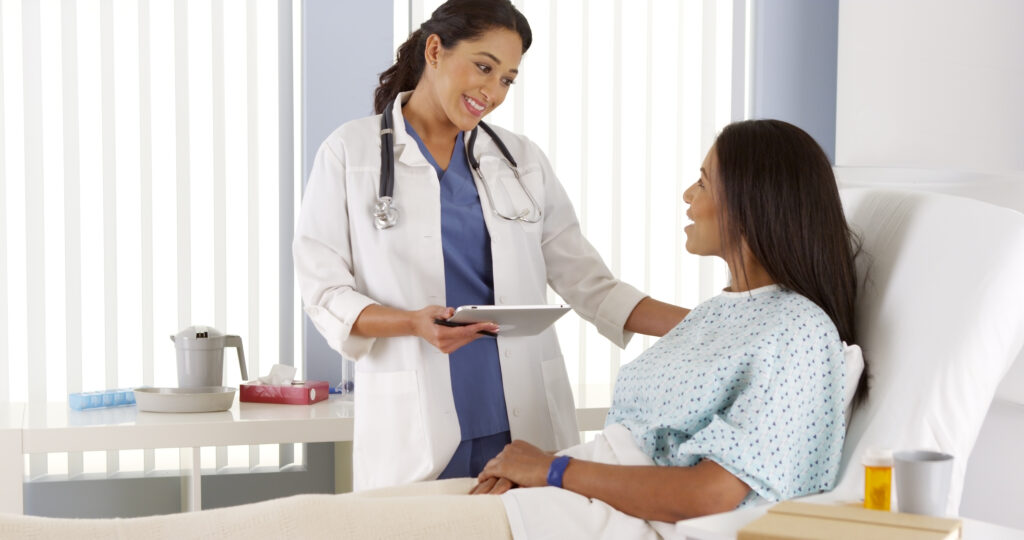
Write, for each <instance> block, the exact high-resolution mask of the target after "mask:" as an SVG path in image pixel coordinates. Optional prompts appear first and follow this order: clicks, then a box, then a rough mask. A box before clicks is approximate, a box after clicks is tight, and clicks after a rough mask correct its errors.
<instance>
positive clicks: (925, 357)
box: [835, 189, 1024, 515]
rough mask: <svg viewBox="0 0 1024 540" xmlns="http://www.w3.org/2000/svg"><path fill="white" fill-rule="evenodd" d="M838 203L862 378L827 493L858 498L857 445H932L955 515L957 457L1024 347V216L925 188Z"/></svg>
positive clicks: (964, 455) (852, 196)
mask: <svg viewBox="0 0 1024 540" xmlns="http://www.w3.org/2000/svg"><path fill="white" fill-rule="evenodd" d="M842 198H843V205H844V208H845V211H846V217H847V220H848V221H849V222H850V224H851V226H852V228H853V229H854V230H855V231H856V232H858V233H859V234H860V235H861V236H862V238H863V248H864V252H865V254H866V256H865V257H861V258H860V261H859V266H858V270H859V272H858V273H859V274H860V275H862V276H865V278H866V279H865V283H864V288H863V291H862V293H861V295H860V300H859V302H858V306H857V322H858V329H859V330H858V331H859V333H860V337H859V340H858V341H859V342H860V343H859V344H860V346H861V348H862V350H863V351H864V356H865V358H866V359H867V362H868V364H869V366H870V371H871V375H872V380H871V393H870V394H869V397H868V400H867V402H866V403H864V404H863V405H862V406H861V407H860V408H859V409H858V410H857V411H855V412H854V413H853V416H852V418H851V420H850V424H849V426H848V428H847V439H846V445H845V448H844V450H843V462H842V473H841V476H840V479H839V483H838V486H837V488H836V490H835V493H836V495H838V496H841V497H842V498H844V499H846V500H856V499H857V498H859V497H860V496H862V495H863V492H864V491H863V485H864V484H863V482H864V478H863V468H862V467H861V465H860V461H861V457H862V456H863V453H864V451H865V449H867V448H868V447H871V446H879V447H886V448H892V449H910V448H930V449H937V450H941V451H943V452H947V453H950V454H952V455H953V456H954V457H955V461H954V466H953V481H952V484H951V488H950V494H949V500H948V502H947V513H948V514H949V515H957V514H958V509H959V506H960V496H961V493H962V489H963V483H964V473H965V472H966V469H967V459H968V457H969V456H970V454H971V449H972V448H973V447H974V442H975V440H976V439H977V436H978V432H979V431H980V429H981V426H982V422H983V420H984V419H985V414H986V412H987V411H988V408H989V404H990V403H991V402H992V398H993V396H994V395H995V391H996V387H997V386H998V385H999V382H1000V381H1001V380H1002V379H1003V376H1004V375H1005V374H1006V372H1007V370H1008V369H1009V368H1010V365H1011V364H1012V362H1013V361H1014V360H1015V359H1016V358H1017V355H1018V353H1019V352H1020V351H1021V348H1022V347H1024V215H1022V214H1020V213H1019V212H1015V211H1013V210H1009V209H1006V208H1002V207H998V206H994V205H990V204H987V203H983V202H979V201H975V200H970V199H965V198H961V197H953V196H949V195H940V194H934V193H922V192H909V191H886V190H876V189H848V190H843V192H842ZM898 496H899V494H898V493H897V494H896V497H897V498H898Z"/></svg>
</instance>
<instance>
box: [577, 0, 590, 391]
mask: <svg viewBox="0 0 1024 540" xmlns="http://www.w3.org/2000/svg"><path fill="white" fill-rule="evenodd" d="M589 6H590V3H589V2H587V1H584V2H583V6H582V10H581V13H580V19H579V20H580V21H582V23H583V24H582V28H581V31H580V43H582V44H583V46H582V47H581V48H580V79H579V80H580V88H579V96H580V178H579V183H580V184H579V189H580V191H579V200H580V201H586V200H587V176H588V174H587V172H588V171H587V169H588V167H587V166H588V165H589V164H590V156H589V147H590V140H589V137H588V134H589V133H590V132H589V130H588V129H587V116H588V114H587V112H588V109H589V94H588V92H587V65H588V64H589V55H588V53H587V51H588V50H589V49H590V47H589V46H588V44H589V41H590V37H589V32H587V29H588V28H589V26H590V24H589V23H590V13H589V12H590V9H589ZM577 211H578V212H579V216H580V217H579V219H580V229H581V230H582V231H584V233H586V232H589V231H588V229H587V217H588V215H589V212H588V208H587V205H586V204H581V205H580V206H579V208H577ZM578 352H579V385H580V387H579V388H580V389H579V398H580V404H581V405H583V406H586V404H587V403H588V401H587V397H588V395H587V394H588V392H587V388H588V386H589V382H590V381H589V380H588V378H587V353H588V350H587V324H586V322H585V321H583V319H580V324H579V350H578Z"/></svg>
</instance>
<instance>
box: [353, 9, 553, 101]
mask: <svg viewBox="0 0 1024 540" xmlns="http://www.w3.org/2000/svg"><path fill="white" fill-rule="evenodd" d="M495 28H505V29H508V30H512V31H513V32H516V33H517V34H519V37H520V39H522V41H523V53H526V51H527V50H528V49H529V48H530V44H531V43H533V32H531V31H530V23H529V22H527V21H526V17H524V16H523V14H522V13H520V12H519V10H517V9H516V7H515V6H514V5H512V2H511V1H509V0H448V1H447V2H445V3H444V4H442V5H441V7H439V8H437V9H435V10H434V13H433V14H431V15H430V20H428V21H426V22H425V23H423V24H421V25H420V27H419V29H418V30H416V31H415V32H413V33H412V35H410V36H409V39H407V40H405V43H403V44H402V45H401V46H400V47H399V48H398V52H397V53H396V55H395V56H396V59H395V64H394V65H393V66H391V67H390V68H388V69H387V70H385V71H384V72H383V73H381V74H380V86H378V87H377V89H376V90H375V91H374V93H373V109H374V111H375V112H377V113H378V114H379V113H382V112H384V108H385V107H387V106H388V103H390V102H391V100H393V99H395V97H396V96H398V94H399V92H405V91H406V90H412V89H414V88H416V84H417V83H419V81H420V77H421V76H422V75H423V68H424V67H425V66H426V60H425V59H424V58H423V55H424V52H425V50H426V45H427V38H428V37H430V35H431V34H437V35H438V37H440V38H441V46H443V47H444V48H445V49H451V48H452V47H454V46H455V45H456V44H458V43H459V42H460V41H463V40H467V39H476V38H478V37H480V36H481V35H483V34H484V33H485V32H487V31H488V30H492V29H495Z"/></svg>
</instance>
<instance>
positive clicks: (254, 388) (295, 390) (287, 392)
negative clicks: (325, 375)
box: [238, 381, 330, 405]
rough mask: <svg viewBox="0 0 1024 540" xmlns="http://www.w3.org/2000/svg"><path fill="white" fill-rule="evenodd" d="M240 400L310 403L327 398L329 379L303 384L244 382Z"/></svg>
mask: <svg viewBox="0 0 1024 540" xmlns="http://www.w3.org/2000/svg"><path fill="white" fill-rule="evenodd" d="M239 390H240V392H239V395H238V400H239V401H249V402H253V403H288V404H292V405H310V404H313V403H316V402H318V401H323V400H325V399H327V394H328V393H329V392H330V388H329V385H328V384H327V381H303V382H302V384H290V385H288V384H285V385H270V384H242V385H239Z"/></svg>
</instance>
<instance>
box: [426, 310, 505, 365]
mask: <svg viewBox="0 0 1024 540" xmlns="http://www.w3.org/2000/svg"><path fill="white" fill-rule="evenodd" d="M454 314H455V310H454V309H452V308H450V307H444V306H427V307H425V308H423V309H421V310H419V311H414V312H412V316H413V328H414V332H415V334H416V335H417V336H419V337H421V338H423V339H425V340H427V342H428V343H430V344H431V345H433V346H435V347H437V350H439V351H441V352H443V353H445V354H448V353H450V352H452V351H455V350H458V349H459V347H462V346H463V345H465V344H467V343H469V342H470V341H473V340H474V339H476V338H478V337H481V334H478V333H477V332H480V331H486V332H494V333H497V332H498V325H496V324H494V323H489V322H482V323H476V324H470V325H466V326H454V327H452V326H441V325H439V324H434V319H447V318H449V317H451V316H452V315H454Z"/></svg>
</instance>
